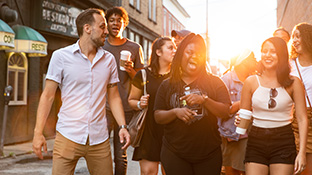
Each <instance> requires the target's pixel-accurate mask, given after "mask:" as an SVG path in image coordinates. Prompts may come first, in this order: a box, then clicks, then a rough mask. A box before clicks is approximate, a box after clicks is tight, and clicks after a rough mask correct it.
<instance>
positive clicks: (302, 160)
mask: <svg viewBox="0 0 312 175" xmlns="http://www.w3.org/2000/svg"><path fill="white" fill-rule="evenodd" d="M305 167H306V155H305V153H302V152H300V151H299V153H298V154H297V157H296V160H295V166H294V174H299V173H301V172H302V171H303V170H304V169H305Z"/></svg>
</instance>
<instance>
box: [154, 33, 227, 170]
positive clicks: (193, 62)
mask: <svg viewBox="0 0 312 175" xmlns="http://www.w3.org/2000/svg"><path fill="white" fill-rule="evenodd" d="M205 67H206V46H205V42H204V40H203V38H202V37H201V36H200V35H196V34H194V33H191V34H189V35H188V36H186V38H184V40H183V41H182V42H181V44H180V45H179V47H178V49H177V52H176V54H175V57H174V59H173V61H172V66H171V74H172V75H171V77H170V78H169V79H167V80H165V81H164V82H163V83H162V84H161V85H160V87H159V89H158V91H157V95H156V101H155V106H154V110H155V113H154V116H155V120H156V122H158V123H159V124H163V125H164V137H163V146H162V150H161V157H160V159H161V163H162V165H163V166H164V168H165V171H166V174H167V175H176V174H179V175H184V174H185V175H199V174H210V175H219V174H220V171H221V164H222V154H221V148H220V144H221V138H220V134H219V132H218V127H217V117H221V118H222V117H228V116H229V106H230V103H231V102H230V97H229V93H228V90H227V88H226V86H225V84H224V83H223V81H222V80H221V79H220V78H218V77H216V76H214V75H212V74H210V73H207V72H206V70H205ZM185 87H189V88H187V89H190V94H189V95H184V90H185ZM194 108H196V110H194Z"/></svg>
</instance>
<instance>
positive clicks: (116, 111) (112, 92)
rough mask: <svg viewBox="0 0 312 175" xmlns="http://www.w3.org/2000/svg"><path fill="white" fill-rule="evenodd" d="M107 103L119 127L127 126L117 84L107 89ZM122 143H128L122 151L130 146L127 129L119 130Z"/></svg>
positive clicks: (110, 85)
mask: <svg viewBox="0 0 312 175" xmlns="http://www.w3.org/2000/svg"><path fill="white" fill-rule="evenodd" d="M107 101H108V103H109V106H110V108H111V110H112V113H113V116H114V118H115V120H116V122H117V124H118V126H122V125H126V120H125V113H124V110H123V106H122V102H121V98H120V95H119V92H118V87H117V83H114V84H109V85H108V87H107ZM119 137H120V143H123V142H124V141H126V143H125V145H124V146H123V147H122V149H126V148H127V147H128V146H129V145H130V135H129V133H128V130H127V129H126V128H121V129H120V130H119Z"/></svg>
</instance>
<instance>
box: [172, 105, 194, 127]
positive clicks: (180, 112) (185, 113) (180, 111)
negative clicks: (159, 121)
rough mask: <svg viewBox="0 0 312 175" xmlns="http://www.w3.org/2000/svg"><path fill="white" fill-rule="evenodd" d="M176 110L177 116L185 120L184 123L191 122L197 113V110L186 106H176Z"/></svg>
mask: <svg viewBox="0 0 312 175" xmlns="http://www.w3.org/2000/svg"><path fill="white" fill-rule="evenodd" d="M174 112H175V115H176V116H177V118H178V119H180V120H182V121H184V123H191V122H192V121H193V119H194V115H197V114H196V112H194V111H192V110H191V109H189V108H186V107H184V108H175V109H174Z"/></svg>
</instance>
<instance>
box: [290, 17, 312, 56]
mask: <svg viewBox="0 0 312 175" xmlns="http://www.w3.org/2000/svg"><path fill="white" fill-rule="evenodd" d="M295 30H299V32H300V38H301V44H302V48H303V50H304V51H306V52H308V53H309V54H310V55H312V25H311V24H308V23H305V22H304V23H299V24H297V25H296V26H295V27H294V29H293V31H292V34H291V43H292V42H293V37H294V32H295ZM297 57H298V53H297V52H296V50H295V48H294V46H293V45H292V44H291V45H290V58H292V59H295V58H297Z"/></svg>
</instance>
